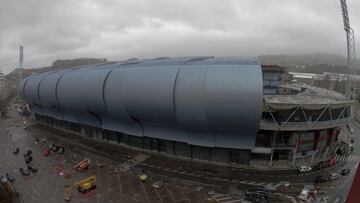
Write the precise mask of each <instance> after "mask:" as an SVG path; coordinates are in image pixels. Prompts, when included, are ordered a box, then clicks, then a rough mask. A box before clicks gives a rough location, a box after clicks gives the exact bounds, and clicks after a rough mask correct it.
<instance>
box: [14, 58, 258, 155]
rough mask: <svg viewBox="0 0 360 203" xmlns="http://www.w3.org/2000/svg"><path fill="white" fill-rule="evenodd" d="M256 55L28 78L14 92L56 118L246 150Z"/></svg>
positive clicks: (253, 122)
mask: <svg viewBox="0 0 360 203" xmlns="http://www.w3.org/2000/svg"><path fill="white" fill-rule="evenodd" d="M262 81H263V80H262V72H261V66H260V65H259V64H258V63H257V62H256V61H255V60H242V59H237V58H213V57H202V58H176V59H154V60H145V61H132V62H124V63H114V64H105V65H94V66H85V67H77V68H73V69H67V70H61V71H55V72H48V73H42V74H38V75H33V76H30V77H28V78H26V79H24V80H23V81H22V83H21V86H20V89H19V94H20V96H21V97H22V98H23V99H24V100H26V101H27V102H28V103H29V104H31V105H32V106H33V109H34V111H35V113H37V114H39V115H46V116H50V117H53V118H56V119H59V120H65V121H68V122H73V123H79V124H84V125H89V126H93V127H98V128H103V129H108V130H112V131H117V132H122V133H125V134H129V135H134V136H140V137H143V136H146V137H153V138H160V139H165V140H172V141H178V142H185V143H188V144H191V145H198V146H206V147H223V148H233V149H251V148H253V147H254V145H255V138H256V132H257V130H258V128H259V124H260V119H261V108H262V103H263V84H262Z"/></svg>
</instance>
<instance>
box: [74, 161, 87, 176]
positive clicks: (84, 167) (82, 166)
mask: <svg viewBox="0 0 360 203" xmlns="http://www.w3.org/2000/svg"><path fill="white" fill-rule="evenodd" d="M89 165H90V159H84V160H82V161H80V162H79V163H78V164H76V165H75V166H74V169H75V170H77V171H80V172H82V173H83V172H84V171H86V170H87V169H88V168H89Z"/></svg>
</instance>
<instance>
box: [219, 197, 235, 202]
mask: <svg viewBox="0 0 360 203" xmlns="http://www.w3.org/2000/svg"><path fill="white" fill-rule="evenodd" d="M230 199H232V197H222V198H216V201H222V200H230Z"/></svg>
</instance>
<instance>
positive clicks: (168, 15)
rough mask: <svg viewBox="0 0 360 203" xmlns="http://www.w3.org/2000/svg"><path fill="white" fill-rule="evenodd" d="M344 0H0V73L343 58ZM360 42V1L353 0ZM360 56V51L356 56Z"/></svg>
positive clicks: (351, 7) (352, 11)
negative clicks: (87, 63) (263, 57)
mask: <svg viewBox="0 0 360 203" xmlns="http://www.w3.org/2000/svg"><path fill="white" fill-rule="evenodd" d="M339 4H340V3H339V0H180V1H173V0H25V1H21V0H0V71H3V72H5V73H6V72H9V70H10V69H13V68H15V67H16V66H17V61H18V47H19V45H24V46H25V63H24V64H25V68H33V67H40V66H46V65H50V64H51V63H52V61H54V60H56V59H63V58H77V57H99V58H100V57H101V58H108V59H109V60H124V59H127V58H132V57H136V58H152V57H160V56H170V57H175V56H190V55H197V56H199V55H202V56H203V55H215V56H237V55H239V56H257V55H260V54H311V53H336V54H342V55H344V54H345V51H346V49H345V33H344V30H343V24H342V18H341V9H340V6H339ZM348 7H349V13H350V22H351V26H352V27H353V28H354V30H355V33H356V36H355V37H356V38H357V44H359V39H360V35H359V33H360V1H359V0H348ZM359 52H360V51H358V53H359Z"/></svg>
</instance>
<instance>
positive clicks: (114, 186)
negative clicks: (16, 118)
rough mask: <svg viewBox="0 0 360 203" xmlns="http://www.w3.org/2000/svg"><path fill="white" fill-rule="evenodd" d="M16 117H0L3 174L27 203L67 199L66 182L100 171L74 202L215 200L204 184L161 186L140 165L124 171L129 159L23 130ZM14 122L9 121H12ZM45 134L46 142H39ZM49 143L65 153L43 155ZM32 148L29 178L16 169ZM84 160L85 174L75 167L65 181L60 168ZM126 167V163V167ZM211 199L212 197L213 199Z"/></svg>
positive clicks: (186, 183) (0, 154)
mask: <svg viewBox="0 0 360 203" xmlns="http://www.w3.org/2000/svg"><path fill="white" fill-rule="evenodd" d="M11 123H13V121H12V120H0V129H2V130H1V131H0V163H1V164H0V173H3V174H5V173H10V174H11V175H12V176H14V177H15V178H16V181H15V187H16V188H17V190H18V191H19V192H20V193H21V194H22V196H23V199H24V201H25V202H26V203H28V202H34V203H35V202H64V200H63V191H64V185H71V184H72V183H74V182H76V181H78V180H81V179H83V178H85V177H88V176H91V175H96V176H97V188H96V190H95V191H94V192H93V193H90V194H87V195H81V194H79V193H78V192H77V191H73V199H72V202H164V203H165V202H166V203H167V202H208V201H214V200H212V199H211V198H210V196H209V195H208V194H207V192H206V191H204V190H201V188H204V187H206V185H204V184H201V183H193V182H187V181H177V182H172V181H171V182H165V184H164V185H163V186H162V187H160V188H154V187H153V186H152V184H153V183H154V182H156V181H157V180H161V179H160V178H161V177H160V178H157V177H156V176H152V175H150V177H152V180H151V181H149V182H146V183H144V182H141V181H139V178H138V174H140V173H141V171H140V170H139V169H137V168H133V167H132V168H131V170H128V171H125V172H123V171H122V169H124V166H125V165H126V164H124V163H128V162H126V161H120V160H119V159H116V160H113V159H112V158H110V157H108V156H104V155H102V154H97V153H93V152H92V151H91V150H84V149H83V148H80V147H79V146H77V145H73V144H71V143H66V142H61V141H60V140H57V139H56V137H54V139H52V137H51V136H44V134H43V133H44V132H41V131H39V130H36V129H32V130H30V131H29V130H24V129H22V128H21V127H16V126H17V125H19V126H20V124H15V125H13V126H12V127H10V126H11V125H12V124H11ZM9 124H10V125H9ZM36 138H39V139H40V140H41V139H43V138H46V141H45V142H41V141H39V142H36V141H35V140H36ZM51 143H60V144H61V145H63V146H64V147H65V148H66V152H65V154H63V155H60V154H51V155H50V156H49V157H44V156H43V155H42V150H43V149H44V148H46V147H48V146H49V145H50V144H51ZM15 147H19V148H20V153H19V154H17V155H14V154H13V153H12V151H13V150H14V148H15ZM25 148H30V149H31V150H32V151H33V158H34V161H33V163H34V165H35V166H37V167H38V172H37V173H33V174H31V176H29V177H22V176H21V175H20V173H19V171H18V169H19V168H20V167H25V162H24V158H23V155H22V151H23V150H24V149H25ZM83 158H90V160H91V167H90V169H89V170H88V171H86V172H85V173H80V172H76V171H75V170H72V177H71V178H70V179H65V178H64V177H63V175H62V172H63V171H64V170H65V169H71V167H72V166H73V165H74V164H76V163H77V162H78V161H80V160H82V159H83ZM122 159H124V160H127V159H128V160H131V157H130V156H129V157H127V156H124V157H122ZM125 168H126V167H125ZM209 198H210V199H209Z"/></svg>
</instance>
